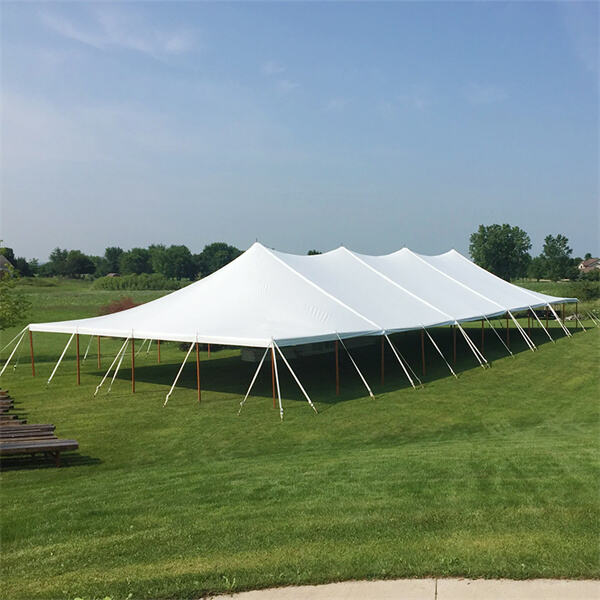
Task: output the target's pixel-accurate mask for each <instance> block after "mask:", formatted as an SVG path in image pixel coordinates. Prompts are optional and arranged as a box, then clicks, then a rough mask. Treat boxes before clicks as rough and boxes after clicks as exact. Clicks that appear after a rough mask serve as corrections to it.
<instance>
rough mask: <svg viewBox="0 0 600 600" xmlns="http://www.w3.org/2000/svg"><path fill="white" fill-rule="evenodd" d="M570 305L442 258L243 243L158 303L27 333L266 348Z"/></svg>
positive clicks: (450, 255) (461, 260)
mask: <svg viewBox="0 0 600 600" xmlns="http://www.w3.org/2000/svg"><path fill="white" fill-rule="evenodd" d="M563 302H565V303H566V302H576V299H575V298H557V297H554V296H546V295H543V294H538V293H536V292H531V291H529V290H524V289H523V288H520V287H518V286H515V285H512V284H510V283H508V282H506V281H503V280H502V279H499V278H498V277H496V276H495V275H492V274H491V273H488V272H487V271H485V270H484V269H481V268H480V267H478V266H476V265H474V264H473V263H472V262H470V261H469V260H468V259H467V258H465V257H464V256H462V255H461V254H459V253H458V252H456V251H454V250H451V251H450V252H447V253H445V254H441V255H438V256H424V255H419V254H415V253H414V252H412V251H410V250H409V249H407V248H403V249H402V250H399V251H398V252H395V253H393V254H388V255H385V256H367V255H363V254H358V253H354V252H351V251H350V250H348V249H346V248H343V247H342V248H338V249H337V250H333V251H331V252H327V253H325V254H321V255H316V256H298V255H293V254H285V253H282V252H276V251H274V250H270V249H268V248H266V247H265V246H263V245H262V244H260V243H255V244H253V245H252V246H251V247H250V248H249V249H248V250H247V251H246V252H244V254H242V255H241V256H240V257H239V258H237V259H236V260H234V261H233V262H231V263H230V264H228V265H227V266H225V267H223V268H222V269H220V270H219V271H217V272H216V273H213V274H212V275H210V276H208V277H206V278H204V279H202V280H200V281H197V282H195V283H192V284H190V285H189V286H187V287H185V288H183V289H181V290H178V291H176V292H173V293H171V294H168V295H167V296H163V297H162V298H159V299H158V300H154V301H152V302H148V303H146V304H143V305H141V306H137V307H135V308H131V309H129V310H125V311H122V312H119V313H114V314H111V315H106V316H102V317H93V318H89V319H78V320H73V321H60V322H54V323H33V324H31V325H30V326H29V329H30V330H31V331H46V332H57V333H71V334H72V333H79V334H87V335H101V336H112V337H121V338H128V337H134V338H138V339H140V338H141V339H160V340H170V341H178V342H195V341H198V342H201V343H209V344H210V343H214V344H223V345H232V346H254V347H261V348H267V347H269V346H270V345H271V343H272V341H275V342H276V343H277V345H278V346H291V345H297V344H303V343H311V342H320V341H330V340H335V339H338V336H339V337H340V338H348V337H356V336H364V335H383V334H384V333H393V332H398V331H407V330H411V329H421V328H424V327H434V326H441V325H448V324H451V323H455V322H461V321H469V320H475V319H481V318H484V317H491V316H496V315H499V314H504V313H505V312H506V311H507V310H510V311H513V312H514V311H518V310H524V309H527V308H529V307H531V308H535V307H541V306H546V305H548V304H556V303H563Z"/></svg>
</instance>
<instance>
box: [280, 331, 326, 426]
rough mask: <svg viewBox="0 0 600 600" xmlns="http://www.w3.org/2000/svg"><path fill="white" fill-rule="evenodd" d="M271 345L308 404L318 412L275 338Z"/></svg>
mask: <svg viewBox="0 0 600 600" xmlns="http://www.w3.org/2000/svg"><path fill="white" fill-rule="evenodd" d="M273 345H274V346H275V348H276V350H277V352H279V354H280V355H281V358H282V359H283V362H284V363H285V366H286V367H287V368H288V369H289V370H290V373H291V374H292V377H293V378H294V379H295V380H296V383H297V384H298V387H299V388H300V390H301V391H302V393H303V394H304V397H305V398H306V400H307V401H308V403H309V404H310V407H311V408H312V409H313V410H314V411H315V412H316V413H317V414H318V413H319V411H318V410H317V409H316V408H315V405H314V404H313V403H312V400H311V399H310V398H309V396H308V394H307V393H306V390H305V389H304V388H303V387H302V384H301V383H300V380H299V379H298V377H296V373H294V371H293V369H292V367H291V366H290V363H289V362H288V361H287V358H286V357H285V356H284V355H283V352H282V351H281V348H280V347H279V346H278V345H277V343H276V342H275V340H273Z"/></svg>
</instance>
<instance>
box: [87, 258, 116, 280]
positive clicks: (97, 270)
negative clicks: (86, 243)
mask: <svg viewBox="0 0 600 600" xmlns="http://www.w3.org/2000/svg"><path fill="white" fill-rule="evenodd" d="M90 260H91V261H92V262H93V263H94V275H95V276H96V277H104V276H105V275H108V273H110V272H111V271H110V270H109V269H108V261H107V260H106V258H105V257H104V256H90Z"/></svg>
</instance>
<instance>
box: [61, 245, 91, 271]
mask: <svg viewBox="0 0 600 600" xmlns="http://www.w3.org/2000/svg"><path fill="white" fill-rule="evenodd" d="M95 270H96V266H95V265H94V262H93V261H92V259H91V258H90V257H89V256H88V255H87V254H84V253H83V252H82V251H81V250H69V253H68V254H67V260H66V261H65V267H64V275H66V276H67V277H78V276H80V275H87V274H90V273H93V272H94V271H95Z"/></svg>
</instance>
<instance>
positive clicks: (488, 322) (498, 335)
mask: <svg viewBox="0 0 600 600" xmlns="http://www.w3.org/2000/svg"><path fill="white" fill-rule="evenodd" d="M484 319H485V320H486V321H487V324H488V325H489V326H490V329H492V330H493V332H494V333H495V334H496V337H497V338H498V339H499V340H500V341H501V342H502V345H503V346H504V347H505V348H506V349H507V350H508V353H509V354H510V355H511V356H512V357H513V358H514V356H515V355H514V354H513V353H512V351H511V349H510V348H509V347H508V346H507V345H506V342H505V341H504V340H503V339H502V336H501V335H500V334H499V333H498V330H497V329H496V328H495V327H494V326H493V325H492V324H491V323H490V321H489V320H488V318H487V317H485V316H484Z"/></svg>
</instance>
